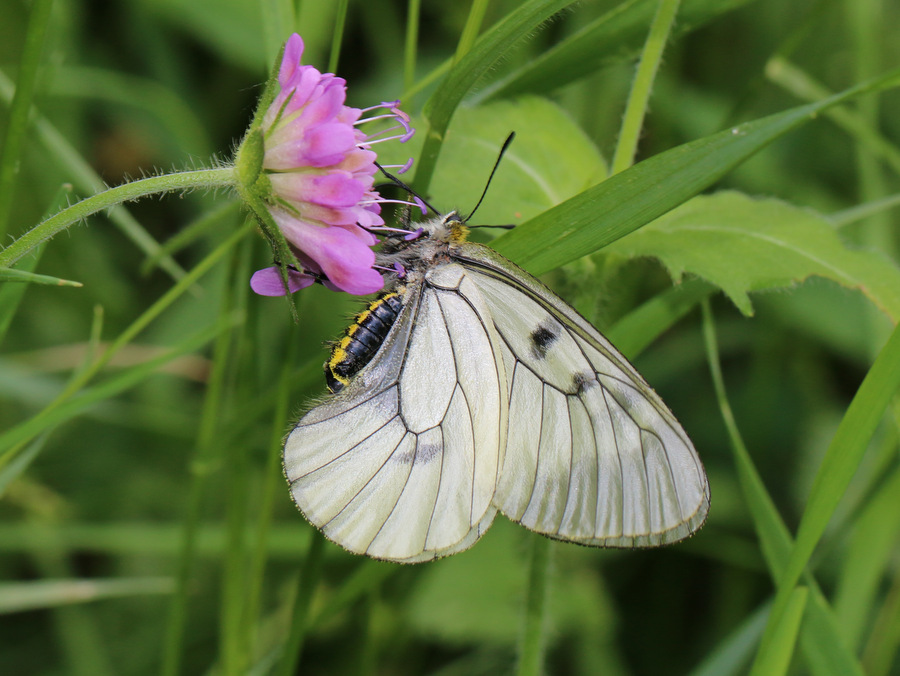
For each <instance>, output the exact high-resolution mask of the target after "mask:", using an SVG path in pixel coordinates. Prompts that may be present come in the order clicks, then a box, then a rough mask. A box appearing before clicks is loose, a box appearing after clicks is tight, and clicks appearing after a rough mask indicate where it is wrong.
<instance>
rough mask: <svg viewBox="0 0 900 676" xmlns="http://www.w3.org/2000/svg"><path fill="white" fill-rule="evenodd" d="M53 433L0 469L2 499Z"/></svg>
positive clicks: (0, 596) (46, 434)
mask: <svg viewBox="0 0 900 676" xmlns="http://www.w3.org/2000/svg"><path fill="white" fill-rule="evenodd" d="M51 431H52V430H48V431H47V432H45V433H44V434H42V435H41V436H39V437H38V438H37V439H35V440H34V441H32V442H31V443H30V444H28V447H27V448H26V449H25V450H24V451H23V452H22V453H20V454H19V455H18V457H17V458H16V459H15V460H13V461H12V462H11V463H9V464H8V465H7V466H6V467H4V468H2V469H0V498H2V497H3V494H4V493H6V489H7V488H8V487H9V485H10V484H11V483H12V482H13V481H15V480H16V479H18V478H19V477H20V476H21V475H22V473H23V472H24V471H25V470H26V469H28V466H29V465H30V464H31V462H32V460H34V459H35V458H36V457H37V456H38V454H39V453H40V452H41V451H42V450H43V449H44V444H45V443H47V437H48V436H50V432H51ZM2 598H3V595H2V594H0V599H2Z"/></svg>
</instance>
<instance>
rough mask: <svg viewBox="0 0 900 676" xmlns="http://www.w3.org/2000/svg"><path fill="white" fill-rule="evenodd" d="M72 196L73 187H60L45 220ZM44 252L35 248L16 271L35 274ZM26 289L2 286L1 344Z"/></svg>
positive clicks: (12, 285)
mask: <svg viewBox="0 0 900 676" xmlns="http://www.w3.org/2000/svg"><path fill="white" fill-rule="evenodd" d="M71 194H72V188H71V186H62V187H60V189H59V190H57V192H56V195H54V197H53V199H52V200H51V201H50V206H49V208H48V209H47V211H46V212H44V218H47V217H49V216H50V215H51V214H54V213H56V212H57V211H59V210H60V209H61V208H62V207H63V206H64V205H65V204H66V201H67V199H68V198H69V195H71ZM43 252H44V248H43V245H41V246H37V247H35V248H34V249H32V253H31V256H29V257H28V258H23V259H20V260H19V261H17V262H16V263H15V269H16V270H21V271H23V272H34V269H35V268H36V267H37V264H38V261H40V260H41V254H42V253H43ZM26 288H27V287H26V286H24V285H21V286H20V285H18V284H3V285H0V343H2V342H3V337H4V336H5V335H6V331H7V329H9V325H10V323H11V322H12V318H13V316H14V315H15V314H16V310H17V309H18V307H19V303H20V302H21V300H22V296H23V295H24V294H25V289H26Z"/></svg>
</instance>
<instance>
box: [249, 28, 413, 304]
mask: <svg viewBox="0 0 900 676" xmlns="http://www.w3.org/2000/svg"><path fill="white" fill-rule="evenodd" d="M302 54H303V40H302V39H301V38H300V36H299V35H297V34H296V33H295V34H294V35H292V36H291V37H290V39H289V40H288V42H287V44H286V45H285V48H284V57H283V59H282V62H281V68H280V70H279V73H278V85H279V91H278V93H277V95H276V96H275V98H274V100H273V101H272V104H271V105H270V106H269V108H268V109H267V110H266V113H265V115H264V116H263V119H262V127H261V131H262V133H263V145H264V157H263V165H262V168H263V170H264V172H266V175H267V176H268V179H269V182H270V185H271V194H270V195H269V196H268V206H269V212H270V214H271V216H272V219H273V220H274V221H275V223H276V225H277V226H278V228H279V230H280V231H281V233H282V235H283V236H284V239H285V240H286V241H287V243H288V245H289V246H290V248H291V251H292V253H293V254H294V255H295V256H296V258H297V260H298V262H300V263H301V264H302V265H303V266H304V269H303V270H296V269H293V268H292V269H289V270H288V291H290V292H291V293H293V292H294V291H297V290H299V289H302V288H305V287H306V286H309V285H310V284H312V283H313V282H314V281H322V282H323V283H325V284H326V286H328V287H329V288H333V289H335V290H340V291H346V292H348V293H352V294H359V295H362V294H368V293H373V292H375V291H378V290H379V289H381V288H382V286H383V285H384V281H383V279H382V276H381V274H380V273H379V272H378V271H377V270H375V269H373V267H372V266H373V264H374V262H375V254H374V252H373V251H372V246H374V245H375V244H377V243H378V239H377V238H376V237H375V235H374V234H372V232H371V231H370V230H368V229H369V228H376V229H377V228H379V226H383V225H384V220H383V219H382V218H381V215H380V212H381V206H380V203H381V202H382V201H383V200H382V199H381V197H380V195H379V194H378V193H377V192H376V191H375V190H374V188H373V186H374V182H375V174H376V173H377V171H378V168H377V166H376V164H375V159H376V153H375V152H374V151H373V150H371V149H370V147H371V145H372V143H375V142H377V141H375V140H373V138H372V137H368V136H367V135H366V134H365V133H363V132H362V131H361V130H360V129H359V128H358V125H359V124H360V123H361V122H366V121H371V120H373V119H382V118H385V117H391V118H394V119H395V120H397V121H398V123H399V128H400V129H402V130H403V134H402V135H399V136H394V137H390V138H399V139H400V140H401V141H405V140H407V139H408V138H409V137H410V136H411V135H412V133H413V131H414V130H413V129H412V128H411V127H410V126H409V118H408V116H407V115H406V114H405V113H403V112H402V111H400V110H399V109H398V108H397V102H389V103H384V104H382V105H381V106H376V107H374V108H371V109H366V110H360V109H358V108H350V107H348V106H345V105H344V100H345V98H346V93H347V89H346V83H345V81H344V80H343V79H341V78H339V77H337V76H335V75H333V74H331V73H324V74H323V73H320V72H319V71H318V70H316V69H315V68H314V67H312V66H302V65H300V57H301V56H302ZM379 108H386V109H387V110H388V112H387V113H385V114H383V115H379V116H377V117H371V118H367V119H365V120H363V119H361V116H362V114H363V113H364V112H368V111H369V110H375V109H379ZM383 133H384V132H382V134H383ZM379 140H389V139H388V138H382V139H379ZM250 285H251V288H252V289H253V290H254V291H255V292H256V293H259V294H262V295H283V294H284V293H285V289H284V283H283V281H282V278H281V274H280V271H279V270H278V268H267V269H265V270H260V271H259V272H257V273H256V274H254V275H253V278H252V279H251V282H250ZM279 289H280V292H279Z"/></svg>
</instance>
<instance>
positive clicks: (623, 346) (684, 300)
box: [604, 279, 716, 358]
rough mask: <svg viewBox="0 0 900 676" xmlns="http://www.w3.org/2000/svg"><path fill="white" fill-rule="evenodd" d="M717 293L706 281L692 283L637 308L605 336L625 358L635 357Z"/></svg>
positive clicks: (692, 281)
mask: <svg viewBox="0 0 900 676" xmlns="http://www.w3.org/2000/svg"><path fill="white" fill-rule="evenodd" d="M715 292H716V288H715V287H714V286H712V285H711V284H707V283H706V282H704V281H703V280H700V279H691V280H688V281H686V282H683V283H682V284H679V285H677V286H674V287H672V288H671V289H669V290H668V291H666V292H664V293H661V294H659V295H658V296H654V297H653V298H651V299H650V300H648V301H647V302H646V303H644V304H643V305H641V306H640V307H638V308H635V309H634V310H632V311H631V312H630V313H628V314H627V315H626V316H625V317H623V318H622V319H620V320H619V321H618V322H616V323H615V324H614V325H613V326H612V327H611V328H610V329H609V330H608V331H604V334H605V335H606V337H607V338H609V339H610V341H612V344H613V345H615V346H616V347H617V348H619V350H620V351H621V352H622V353H623V354H624V355H626V356H627V357H629V358H633V357H635V356H636V355H638V354H640V353H641V352H643V351H644V349H646V348H647V346H648V345H650V343H652V342H653V341H654V340H656V338H657V337H658V336H659V335H660V334H661V333H662V332H663V331H665V330H666V329H668V328H669V327H671V326H672V325H673V324H675V322H677V321H678V320H679V319H681V318H682V317H684V316H685V315H686V314H687V313H688V312H690V311H691V310H692V309H693V308H694V307H695V306H696V305H697V304H698V303H699V302H700V301H702V300H703V299H704V298H708V297H709V296H710V295H712V294H713V293H715Z"/></svg>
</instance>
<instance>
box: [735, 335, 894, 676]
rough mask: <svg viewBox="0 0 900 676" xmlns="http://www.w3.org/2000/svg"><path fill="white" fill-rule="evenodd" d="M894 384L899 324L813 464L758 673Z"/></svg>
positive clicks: (758, 665) (765, 660) (762, 650)
mask: <svg viewBox="0 0 900 676" xmlns="http://www.w3.org/2000/svg"><path fill="white" fill-rule="evenodd" d="M898 387H900V326H898V327H896V328H895V329H894V331H893V333H892V334H891V336H890V338H889V339H888V342H887V344H886V345H885V346H884V348H882V350H881V353H880V354H879V355H878V358H877V359H876V360H875V363H874V364H873V365H872V368H871V369H869V372H868V373H867V374H866V377H865V379H864V380H863V382H862V385H860V387H859V389H858V390H857V392H856V395H855V396H854V397H853V401H852V402H851V403H850V406H849V408H848V409H847V413H846V414H845V415H844V417H843V419H842V420H841V424H840V425H839V426H838V429H837V432H836V433H835V435H834V437H833V438H832V440H831V443H830V444H829V446H828V450H827V451H826V453H825V457H824V458H823V460H822V464H821V465H820V466H819V470H818V472H817V474H816V478H815V480H814V482H813V485H812V488H811V489H810V494H809V498H808V500H807V502H806V508H805V509H804V512H803V516H802V518H801V520H800V526H799V528H798V530H797V539H796V542H795V543H794V547H793V549H792V550H791V556H790V559H789V560H788V564H787V566H786V569H785V571H784V572H783V573H782V575H780V576H779V578H778V594H777V595H776V598H775V604H774V606H773V611H772V616H771V617H770V619H769V624H768V626H767V628H766V633H765V635H764V636H763V642H762V645H761V647H760V651H759V653H758V656H757V661H756V663H755V664H754V672H755V674H759V675H760V676H762V674H765V673H766V672H765V671H763V670H762V668H763V666H764V665H765V664H767V662H768V660H770V659H772V657H770V655H769V653H770V652H771V651H774V650H775V649H776V648H775V647H774V643H773V642H774V641H775V640H776V635H777V631H778V625H779V624H780V623H781V621H782V616H783V615H784V614H785V613H786V612H787V607H788V605H789V599H790V596H791V593H792V590H793V588H794V586H795V585H796V584H797V582H798V580H799V579H800V576H801V575H802V574H803V570H804V568H805V567H806V564H807V562H808V561H809V557H810V556H811V555H812V553H813V550H814V549H815V547H816V544H818V542H819V539H820V538H821V536H822V533H823V532H824V531H825V527H826V526H827V525H828V521H829V520H830V519H831V516H832V514H833V513H834V510H835V509H836V508H837V505H838V502H840V499H841V497H842V496H843V495H844V492H845V491H846V489H847V486H848V485H849V484H850V480H851V479H852V478H853V474H854V472H855V471H856V468H857V467H858V466H859V462H860V460H861V459H862V455H863V453H864V452H865V450H866V447H867V446H868V443H869V440H870V439H871V437H872V434H873V433H874V432H875V428H876V426H877V425H878V423H879V422H880V420H881V416H882V414H883V412H884V409H885V408H886V407H887V405H888V402H889V401H890V399H891V397H893V396H894V395H895V394H896V392H897V389H898ZM754 672H751V673H754Z"/></svg>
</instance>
